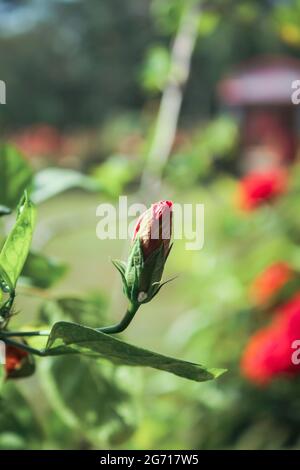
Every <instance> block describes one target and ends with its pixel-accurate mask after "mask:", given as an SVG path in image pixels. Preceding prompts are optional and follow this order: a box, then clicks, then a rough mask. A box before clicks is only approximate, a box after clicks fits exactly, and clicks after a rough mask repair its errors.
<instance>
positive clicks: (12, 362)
mask: <svg viewBox="0 0 300 470" xmlns="http://www.w3.org/2000/svg"><path fill="white" fill-rule="evenodd" d="M27 356H28V353H27V352H26V351H24V350H23V349H20V348H16V347H15V346H10V345H7V346H6V360H5V370H6V374H7V377H9V376H10V375H11V374H12V373H13V372H14V371H16V370H18V369H20V368H21V366H22V364H23V361H24V359H26V358H27Z"/></svg>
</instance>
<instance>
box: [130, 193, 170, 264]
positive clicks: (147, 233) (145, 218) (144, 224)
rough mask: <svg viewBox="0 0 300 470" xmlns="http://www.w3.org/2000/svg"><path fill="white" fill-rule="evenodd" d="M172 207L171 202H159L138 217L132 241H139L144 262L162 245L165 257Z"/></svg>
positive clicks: (168, 240) (167, 247)
mask: <svg viewBox="0 0 300 470" xmlns="http://www.w3.org/2000/svg"><path fill="white" fill-rule="evenodd" d="M172 206H173V203H172V202H171V201H159V202H156V203H155V204H152V206H151V207H150V208H149V209H148V210H147V211H146V212H144V214H142V215H141V216H140V218H139V220H138V222H137V224H136V227H135V230H134V235H133V240H136V239H137V238H139V239H140V242H141V248H142V251H143V255H144V260H146V259H147V258H148V257H149V256H150V255H151V253H153V252H154V251H155V250H157V249H158V248H159V247H160V246H162V245H163V251H164V254H165V256H167V253H168V251H169V246H170V240H171V236H172Z"/></svg>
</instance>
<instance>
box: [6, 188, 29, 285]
mask: <svg viewBox="0 0 300 470" xmlns="http://www.w3.org/2000/svg"><path fill="white" fill-rule="evenodd" d="M34 225H35V208H34V206H33V205H32V203H31V202H30V200H29V199H28V196H27V195H26V194H25V196H24V200H23V202H22V204H21V206H20V208H19V211H18V216H17V220H16V223H15V225H14V227H13V228H12V230H11V232H10V234H9V235H8V237H7V239H6V241H5V244H4V246H3V248H2V251H1V253H0V272H2V271H4V273H5V274H6V276H7V277H8V278H9V281H10V284H11V285H12V286H13V287H15V286H16V283H17V280H18V278H19V276H20V273H21V271H22V269H23V266H24V263H25V261H26V258H27V256H28V252H29V248H30V245H31V240H32V234H33V230H34Z"/></svg>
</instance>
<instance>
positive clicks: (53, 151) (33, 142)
mask: <svg viewBox="0 0 300 470" xmlns="http://www.w3.org/2000/svg"><path fill="white" fill-rule="evenodd" d="M11 141H12V142H13V143H14V144H15V145H16V146H17V147H18V148H19V149H20V150H21V151H22V152H24V153H25V155H28V156H29V157H48V156H51V157H52V156H57V155H60V154H61V152H62V150H63V146H64V137H63V136H62V134H60V132H59V131H58V130H57V129H56V128H55V127H52V126H48V125H44V124H42V125H37V126H32V127H29V128H26V129H24V130H23V131H21V132H19V133H18V134H16V135H14V136H12V138H11Z"/></svg>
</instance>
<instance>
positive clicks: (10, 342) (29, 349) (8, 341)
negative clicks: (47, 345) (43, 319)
mask: <svg viewBox="0 0 300 470" xmlns="http://www.w3.org/2000/svg"><path fill="white" fill-rule="evenodd" d="M0 338H1V336H0ZM2 339H3V341H4V342H5V344H8V345H9V346H15V347H16V348H20V349H23V350H24V351H27V352H28V353H30V354H35V355H36V356H41V357H43V356H45V352H44V351H43V350H40V349H35V348H32V347H31V346H28V344H24V343H19V341H15V340H13V339H8V338H6V337H2Z"/></svg>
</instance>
